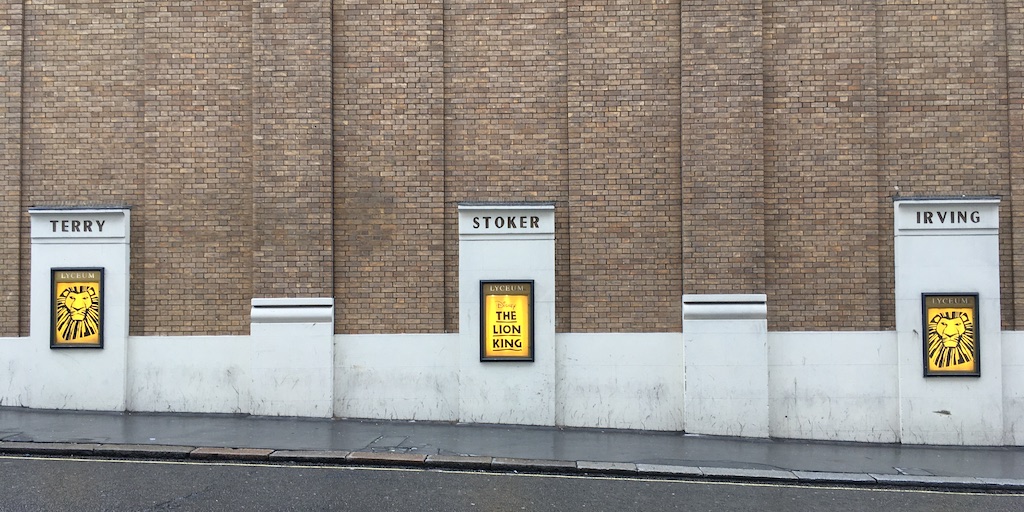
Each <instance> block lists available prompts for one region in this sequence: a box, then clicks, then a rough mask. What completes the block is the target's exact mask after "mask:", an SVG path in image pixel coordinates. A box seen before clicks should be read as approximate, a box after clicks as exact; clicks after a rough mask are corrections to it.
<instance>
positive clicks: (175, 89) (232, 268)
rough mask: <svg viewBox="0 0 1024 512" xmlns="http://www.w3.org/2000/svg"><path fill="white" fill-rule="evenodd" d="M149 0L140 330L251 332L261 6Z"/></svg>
mask: <svg viewBox="0 0 1024 512" xmlns="http://www.w3.org/2000/svg"><path fill="white" fill-rule="evenodd" d="M144 5H145V12H144V13H142V24H141V25H142V27H144V33H143V34H142V37H141V38H140V39H139V40H140V41H142V42H143V50H142V53H143V54H144V56H145V67H144V68H143V71H144V86H145V95H144V98H143V101H144V113H145V124H144V130H145V165H144V173H145V196H144V200H142V201H139V202H138V203H137V204H140V205H141V207H140V208H139V209H138V210H139V211H138V212H136V211H135V210H133V212H132V213H133V215H132V217H133V218H132V220H133V230H132V237H133V239H135V241H136V242H137V243H134V244H133V246H132V250H133V255H134V254H135V252H136V251H137V252H141V253H142V254H141V256H140V258H141V260H142V261H141V265H138V264H137V263H136V261H133V262H132V263H133V265H136V266H135V268H136V269H139V267H140V266H141V272H137V273H135V274H134V278H133V282H134V283H140V284H139V286H137V287H134V288H133V289H132V292H133V294H134V296H133V297H132V308H133V309H132V315H133V322H132V331H133V333H135V334H167V335H173V334H244V333H247V332H248V330H249V318H248V316H249V299H250V298H251V296H252V293H253V286H252V282H253V273H254V268H253V259H252V253H253V243H254V237H253V229H252V224H253V192H254V191H253V183H252V166H253V149H252V147H253V143H252V139H253V108H252V98H253V87H252V69H251V67H252V62H253V59H252V9H251V6H252V3H251V2H243V1H240V0H236V1H220V0H217V1H215V0H209V1H197V2H191V3H188V4H184V3H180V2H168V1H160V2H145V3H144ZM139 235H142V236H143V237H144V238H143V239H142V241H141V242H138V236H139ZM139 317H141V320H140V319H139Z"/></svg>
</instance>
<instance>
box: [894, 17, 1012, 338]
mask: <svg viewBox="0 0 1024 512" xmlns="http://www.w3.org/2000/svg"><path fill="white" fill-rule="evenodd" d="M1007 12H1008V10H1007V9H1006V3H1005V2H1003V1H990V0H977V1H971V2H953V1H945V2H928V3H917V2H909V1H907V2H900V3H887V4H885V5H883V6H879V11H878V20H879V22H878V23H879V26H878V30H879V45H878V46H879V52H878V55H879V57H878V58H879V79H878V82H879V95H880V110H881V113H880V131H881V133H880V134H879V138H878V139H879V140H878V146H879V155H880V156H879V159H880V165H881V171H882V177H883V180H884V181H883V183H884V185H885V188H886V189H888V190H892V189H893V188H894V187H896V186H899V188H900V193H901V194H902V195H908V196H928V195H930V196H935V195H940V196H944V195H961V194H966V195H999V196H1003V198H1004V199H1006V200H1004V201H1003V202H1002V204H1001V205H1000V211H1001V218H1000V226H1001V229H1000V251H1001V254H1000V259H1001V261H1002V262H1003V266H1002V272H1001V274H1002V275H1001V286H1002V291H1001V295H1002V303H1003V316H1004V319H1003V325H1004V326H1007V327H1008V326H1012V325H1014V322H1013V316H1012V312H1013V304H1014V302H1015V301H1014V293H1013V284H1012V283H1013V280H1012V275H1011V274H1010V273H1009V270H1010V269H1011V264H1010V262H1011V261H1013V259H1012V256H1011V254H1010V252H1009V249H1010V243H1009V241H1010V239H1011V237H1012V235H1013V229H1014V227H1013V222H1012V219H1013V211H1014V208H1013V206H1014V201H1013V200H1012V199H1011V198H1010V193H1011V190H1010V182H1009V176H1010V159H1009V147H1008V144H1009V141H1008V139H1007V135H1008V124H1007V121H1008V113H1007V103H1006V99H1007V80H1008V78H1007V68H1006V63H1007V46H1006V26H1005V15H1006V13H1007ZM1017 51H1019V47H1018V50H1017ZM1018 58H1019V56H1018ZM1016 115H1019V113H1018V114H1016ZM1016 145H1019V143H1018V144H1016ZM1014 171H1015V172H1016V173H1017V174H1018V175H1019V174H1020V171H1019V169H1014ZM890 224H891V223H890ZM1018 228H1019V226H1018ZM891 231H892V227H891V225H890V226H888V229H887V231H886V236H888V237H891ZM890 254H891V253H890ZM891 261H892V258H891V257H889V258H888V260H887V265H886V267H885V269H886V272H887V273H891V272H893V270H892V268H891V263H888V262H891ZM889 290H890V288H888V287H886V288H885V289H883V294H884V296H885V297H886V298H888V297H891V296H892V293H891V292H890V291H889Z"/></svg>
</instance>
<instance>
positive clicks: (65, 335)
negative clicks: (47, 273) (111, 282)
mask: <svg viewBox="0 0 1024 512" xmlns="http://www.w3.org/2000/svg"><path fill="white" fill-rule="evenodd" d="M51 279H52V283H53V295H52V303H51V308H52V309H51V324H50V347H51V348H59V347H60V348H62V347H97V348H102V347H103V269H101V268H86V269H75V268H65V269H53V271H52V278H51Z"/></svg>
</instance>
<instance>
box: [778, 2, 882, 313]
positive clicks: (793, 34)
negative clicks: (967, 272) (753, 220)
mask: <svg viewBox="0 0 1024 512" xmlns="http://www.w3.org/2000/svg"><path fill="white" fill-rule="evenodd" d="M875 16H876V12H875V9H874V6H873V4H872V3H864V2H862V1H854V0H850V1H837V2H810V1H807V2H805V1H793V2H771V3H768V2H766V4H765V9H764V22H765V35H764V38H765V46H764V51H765V55H764V59H765V64H764V65H765V85H764V87H765V114H764V123H765V156H764V158H765V192H764V193H765V247H766V260H767V264H766V272H767V276H768V278H767V279H768V285H767V286H766V292H767V294H768V307H769V329H774V330H836V329H838V330H875V329H878V328H879V327H880V325H881V315H882V312H881V307H880V306H879V299H880V298H881V294H882V290H881V287H882V284H881V275H880V273H879V261H878V251H879V247H880V245H881V243H882V241H881V239H880V234H879V229H880V226H881V224H882V223H883V222H891V220H886V219H891V213H890V211H889V210H888V209H891V203H889V202H888V199H887V197H888V196H886V195H885V193H884V192H883V191H882V190H881V189H880V187H879V183H878V156H877V141H878V138H877V137H878V129H877V125H878V121H877V109H878V99H877V92H876V83H875V81H876V78H875V77H876V75H877V63H876V57H875V49H876V36H875V34H876V30H875ZM886 243H888V244H891V243H892V242H891V239H890V240H888V241H886ZM889 293H890V294H891V288H889Z"/></svg>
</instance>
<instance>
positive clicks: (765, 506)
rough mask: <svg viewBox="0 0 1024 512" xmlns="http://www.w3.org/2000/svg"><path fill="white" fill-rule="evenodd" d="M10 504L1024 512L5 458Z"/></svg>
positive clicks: (596, 482) (689, 490)
mask: <svg viewBox="0 0 1024 512" xmlns="http://www.w3.org/2000/svg"><path fill="white" fill-rule="evenodd" d="M0 482H2V484H0V511H4V512H6V511H32V512H36V511H51V510H52V511H65V510H76V511H77V510H90V511H91V510H133V511H134V510H217V511H232V510H302V511H309V510H354V511H370V512H372V511H396V510H397V511H418V512H420V511H422V512H429V511H444V512H462V511H483V512H505V511H508V512H518V511H605V510H607V511H615V512H619V511H672V510H685V511H714V512H723V511H724V512H728V511H748V510H759V511H780V512H781V511H786V512H790V511H794V510H802V511H817V510H822V511H826V510H827V511H833V512H842V511H865V510H866V511H873V512H880V511H887V510H900V511H922V512H925V511H926V512H940V511H957V512H965V511H974V510H977V511H985V512H1000V511H1006V512H1009V511H1014V512H1016V511H1020V510H1024V494H973V493H964V492H954V491H942V490H931V491H923V490H906V489H902V490H900V489H867V488H837V487H824V486H795V485H777V484H758V483H725V482H709V481H680V480H659V479H640V478H618V477H612V478H609V477H588V476H579V475H576V476H567V475H530V474H518V473H491V472H464V471H447V470H445V471H442V470H425V469H401V468H390V469H382V468H367V467H338V466H315V465H284V464H280V465H274V464H244V463H217V462H183V461H140V460H100V459H78V458H40V457H25V456H0Z"/></svg>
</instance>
